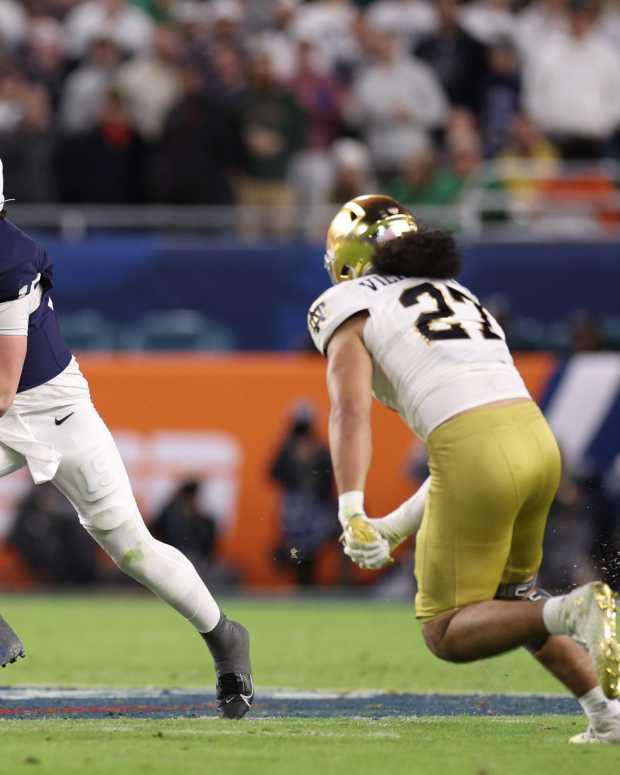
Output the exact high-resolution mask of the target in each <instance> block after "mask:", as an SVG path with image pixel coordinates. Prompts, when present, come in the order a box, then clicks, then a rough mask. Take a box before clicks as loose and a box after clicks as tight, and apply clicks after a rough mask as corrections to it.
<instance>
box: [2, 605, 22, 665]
mask: <svg viewBox="0 0 620 775" xmlns="http://www.w3.org/2000/svg"><path fill="white" fill-rule="evenodd" d="M25 656H26V653H25V652H24V644H23V643H22V642H21V640H20V638H19V637H18V636H17V634H16V633H15V631H14V630H13V628H12V627H10V626H9V625H8V624H7V622H5V620H4V619H3V618H2V617H1V616H0V667H6V666H7V665H9V664H10V663H11V662H15V661H16V660H17V659H18V658H19V657H25Z"/></svg>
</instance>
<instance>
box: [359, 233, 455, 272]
mask: <svg viewBox="0 0 620 775" xmlns="http://www.w3.org/2000/svg"><path fill="white" fill-rule="evenodd" d="M372 265H373V268H374V270H375V272H377V274H393V275H403V276H404V277H431V278H433V279H437V280H447V279H449V278H452V277H458V275H459V274H460V272H461V257H460V256H459V254H458V251H457V247H456V242H455V240H454V237H453V236H452V234H450V232H449V231H444V230H443V229H424V228H423V229H419V230H418V231H410V232H407V233H406V234H402V235H401V236H400V237H394V239H391V240H387V241H386V242H383V243H381V244H379V245H378V246H377V248H376V251H375V254H374V256H373V259H372Z"/></svg>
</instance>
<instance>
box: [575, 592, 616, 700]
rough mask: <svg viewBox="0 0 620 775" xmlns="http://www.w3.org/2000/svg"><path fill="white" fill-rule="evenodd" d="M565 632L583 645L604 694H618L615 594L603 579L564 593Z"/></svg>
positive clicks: (612, 697) (611, 696)
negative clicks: (566, 593) (590, 658)
mask: <svg viewBox="0 0 620 775" xmlns="http://www.w3.org/2000/svg"><path fill="white" fill-rule="evenodd" d="M564 620H565V622H566V627H567V633H568V634H569V635H570V636H571V637H572V638H573V639H574V640H576V641H577V643H580V644H581V645H582V646H584V647H585V648H586V650H587V651H588V653H589V654H590V656H591V657H592V660H593V662H594V667H595V669H596V674H597V677H598V680H599V683H600V685H601V688H602V690H603V692H604V694H605V696H606V697H608V698H609V699H610V700H615V699H618V698H619V697H620V644H618V641H617V640H616V597H615V595H614V593H613V592H612V591H611V589H610V588H609V587H608V586H607V584H604V583H603V582H602V581H593V582H591V583H590V584H585V585H584V586H583V587H578V588H577V589H574V590H573V591H572V592H570V593H569V594H568V595H566V598H565V604H564Z"/></svg>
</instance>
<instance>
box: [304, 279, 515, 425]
mask: <svg viewBox="0 0 620 775" xmlns="http://www.w3.org/2000/svg"><path fill="white" fill-rule="evenodd" d="M364 310H366V311H368V313H369V317H368V321H367V323H366V326H365V328H364V342H365V344H366V347H367V348H368V351H369V353H370V355H371V356H372V359H373V363H374V375H373V390H374V394H375V397H376V398H378V399H379V400H380V401H381V402H382V403H384V404H385V405H386V406H389V407H390V408H391V409H395V410H396V411H397V412H399V413H400V415H401V416H402V418H403V419H404V420H405V422H407V424H408V425H409V426H410V427H411V429H412V430H413V431H414V432H415V433H416V434H417V435H418V436H420V438H422V439H426V438H427V436H428V435H429V433H430V432H431V431H432V430H433V428H436V427H437V426H438V425H440V424H441V423H442V422H444V421H445V420H447V419H448V418H450V417H452V416H454V415H455V414H458V413H459V412H462V411H465V410H466V409H471V408H472V407H474V406H480V405H482V404H487V403H490V402H492V401H500V400H503V399H508V398H529V397H530V395H529V393H528V391H527V388H526V387H525V384H524V383H523V380H522V378H521V376H520V374H519V372H518V371H517V370H516V368H515V366H514V364H513V361H512V357H511V355H510V351H509V350H508V347H507V345H506V339H505V336H504V332H503V331H502V329H501V327H500V325H499V324H498V323H497V321H496V320H495V319H494V318H493V317H492V316H491V315H490V314H489V312H487V310H485V309H484V307H482V305H481V304H480V302H479V301H478V299H477V298H476V297H475V296H474V295H473V294H472V293H471V292H470V291H468V290H467V288H465V287H463V286H462V285H460V284H459V283H457V282H456V281H455V280H433V279H429V278H424V277H399V276H388V275H377V274H372V275H368V276H366V277H361V278H358V279H357V280H347V281H346V282H342V283H339V284H338V285H335V286H334V287H333V288H330V289H329V290H328V291H326V292H325V293H324V294H323V295H322V296H320V297H319V298H318V299H317V300H316V301H315V303H314V304H313V305H312V306H311V308H310V312H309V313H308V328H309V329H310V333H311V335H312V339H313V340H314V344H315V345H316V347H317V349H318V350H319V351H320V352H321V353H323V354H325V352H326V349H327V345H328V344H329V340H330V339H331V337H332V336H333V334H334V333H335V331H336V330H337V329H338V327H339V326H341V325H342V323H344V322H345V321H346V320H348V318H350V317H351V316H352V315H355V314H356V313H357V312H362V311H364Z"/></svg>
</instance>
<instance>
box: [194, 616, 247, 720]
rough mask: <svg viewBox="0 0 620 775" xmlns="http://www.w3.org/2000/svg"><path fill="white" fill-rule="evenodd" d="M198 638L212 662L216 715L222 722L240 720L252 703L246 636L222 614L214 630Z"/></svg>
mask: <svg viewBox="0 0 620 775" xmlns="http://www.w3.org/2000/svg"><path fill="white" fill-rule="evenodd" d="M202 637H203V638H204V640H205V643H206V644H207V646H208V647H209V651H210V652H211V656H212V657H213V661H214V662H215V672H216V674H217V684H216V687H215V690H216V699H217V710H218V713H219V714H220V716H222V717H223V718H235V719H239V718H243V716H245V714H246V713H247V712H248V711H249V710H250V708H251V707H252V702H253V701H254V683H253V681H252V667H251V665H250V633H249V632H248V631H247V630H246V629H245V627H244V626H243V625H242V624H239V622H234V621H232V620H231V619H227V618H226V616H224V614H222V617H221V619H220V621H219V622H218V623H217V626H216V627H215V629H213V630H211V632H207V633H203V634H202Z"/></svg>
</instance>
